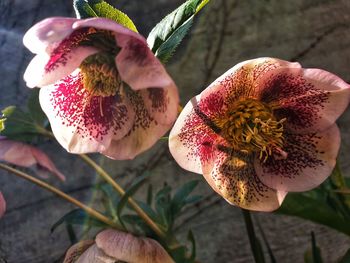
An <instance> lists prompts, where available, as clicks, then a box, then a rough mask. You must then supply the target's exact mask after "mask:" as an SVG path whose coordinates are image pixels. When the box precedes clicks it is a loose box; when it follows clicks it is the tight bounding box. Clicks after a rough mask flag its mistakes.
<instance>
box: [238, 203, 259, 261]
mask: <svg viewBox="0 0 350 263" xmlns="http://www.w3.org/2000/svg"><path fill="white" fill-rule="evenodd" d="M241 210H242V213H243V217H244V223H245V226H246V229H247V232H248V237H249V243H250V248H251V250H252V251H253V255H254V260H255V262H256V263H263V262H265V260H264V255H263V254H262V251H261V248H260V245H259V243H258V239H257V238H256V235H255V230H254V225H253V220H252V217H251V215H250V212H249V211H248V210H246V209H241Z"/></svg>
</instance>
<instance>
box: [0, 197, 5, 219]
mask: <svg viewBox="0 0 350 263" xmlns="http://www.w3.org/2000/svg"><path fill="white" fill-rule="evenodd" d="M5 211H6V202H5V198H4V196H3V195H2V193H1V192H0V218H1V217H2V216H3V215H4V214H5Z"/></svg>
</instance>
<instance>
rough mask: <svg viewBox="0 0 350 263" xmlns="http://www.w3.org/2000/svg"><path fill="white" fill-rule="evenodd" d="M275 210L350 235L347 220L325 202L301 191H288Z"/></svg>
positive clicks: (349, 226) (349, 225)
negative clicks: (280, 204)
mask: <svg viewBox="0 0 350 263" xmlns="http://www.w3.org/2000/svg"><path fill="white" fill-rule="evenodd" d="M276 212H277V213H279V214H285V215H291V216H297V217H300V218H303V219H306V220H310V221H313V222H316V223H319V224H322V225H325V226H328V227H331V228H333V229H336V230H338V231H340V232H342V233H345V234H347V235H350V224H349V222H348V220H345V219H344V218H343V217H341V216H340V215H339V214H337V213H335V211H334V209H332V208H331V207H330V206H328V205H327V203H325V202H322V201H321V202H320V200H316V199H313V198H311V197H309V196H305V195H303V194H302V193H288V195H287V197H286V199H285V200H284V202H283V203H282V206H281V207H280V208H279V209H278V210H277V211H276Z"/></svg>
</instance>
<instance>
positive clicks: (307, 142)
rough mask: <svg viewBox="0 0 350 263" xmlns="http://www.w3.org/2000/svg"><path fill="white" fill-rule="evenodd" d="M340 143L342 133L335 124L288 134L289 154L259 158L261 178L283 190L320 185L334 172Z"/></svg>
mask: <svg viewBox="0 0 350 263" xmlns="http://www.w3.org/2000/svg"><path fill="white" fill-rule="evenodd" d="M339 146H340V133H339V129H338V127H337V126H336V125H335V124H333V125H332V126H331V127H330V128H328V129H326V130H324V131H322V132H318V133H313V134H286V135H285V144H284V147H283V149H284V150H285V151H286V152H287V158H286V159H281V158H274V157H273V156H272V157H270V158H268V159H267V161H266V162H265V163H262V162H261V161H260V160H259V159H256V160H255V168H256V171H257V174H258V177H259V178H260V180H261V181H262V182H263V183H264V184H266V185H268V186H269V187H271V188H273V189H277V190H281V191H288V192H302V191H307V190H310V189H312V188H315V187H317V186H318V185H320V184H321V183H322V182H323V181H324V180H325V179H326V178H327V177H328V176H329V175H330V174H331V172H332V170H333V168H334V166H335V163H336V157H337V154H338V150H339Z"/></svg>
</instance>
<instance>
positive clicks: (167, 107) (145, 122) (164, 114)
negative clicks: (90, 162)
mask: <svg viewBox="0 0 350 263" xmlns="http://www.w3.org/2000/svg"><path fill="white" fill-rule="evenodd" d="M127 96H128V97H129V100H130V102H131V104H132V105H133V107H134V111H135V121H134V124H133V127H132V128H131V130H130V131H129V133H128V134H127V135H126V136H125V137H124V138H122V139H120V140H117V139H116V138H114V139H113V141H112V142H111V145H110V146H109V147H108V149H106V150H105V151H103V152H102V153H103V154H104V155H106V156H108V157H110V158H112V159H117V160H124V159H133V158H134V157H135V156H136V155H137V154H139V153H141V152H143V151H145V150H147V149H149V148H150V147H151V146H153V145H154V144H155V143H156V142H157V141H158V140H159V138H160V137H161V136H163V135H164V134H165V133H166V132H167V131H168V130H169V129H170V128H171V126H172V124H173V122H174V121H175V118H176V115H177V108H178V95H177V90H176V87H175V86H170V87H169V88H166V89H157V90H156V89H151V90H144V91H143V92H141V91H137V92H134V91H132V90H129V91H128V93H127ZM152 103H153V104H152ZM152 105H153V106H152Z"/></svg>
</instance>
